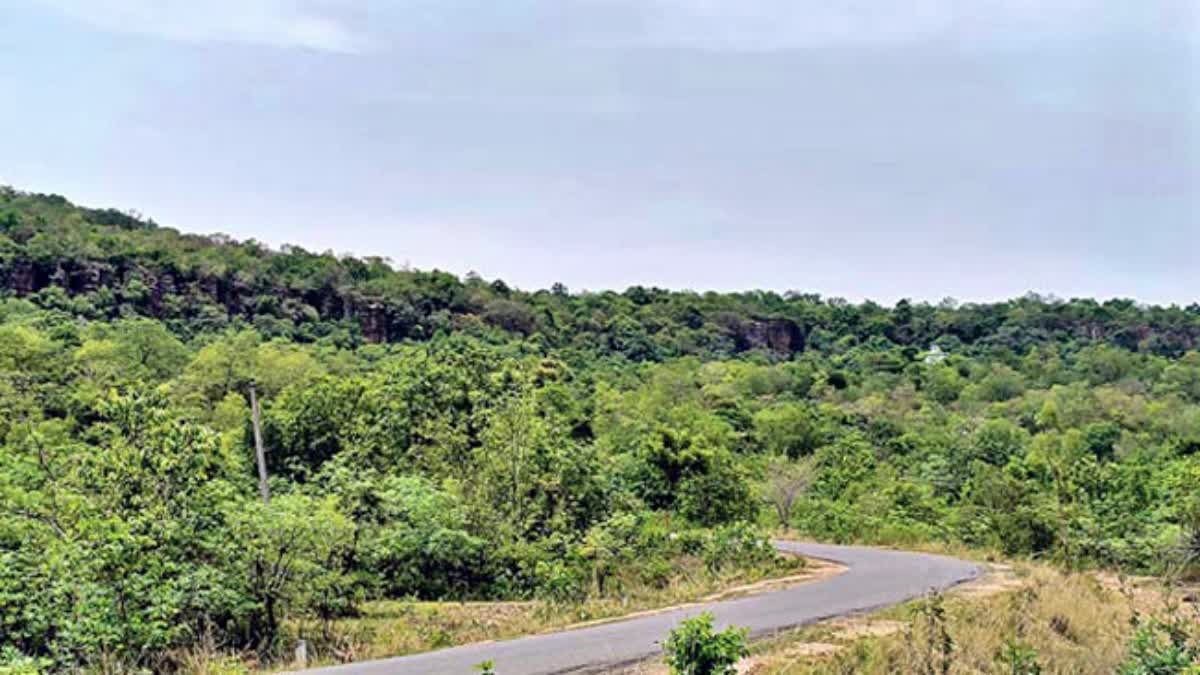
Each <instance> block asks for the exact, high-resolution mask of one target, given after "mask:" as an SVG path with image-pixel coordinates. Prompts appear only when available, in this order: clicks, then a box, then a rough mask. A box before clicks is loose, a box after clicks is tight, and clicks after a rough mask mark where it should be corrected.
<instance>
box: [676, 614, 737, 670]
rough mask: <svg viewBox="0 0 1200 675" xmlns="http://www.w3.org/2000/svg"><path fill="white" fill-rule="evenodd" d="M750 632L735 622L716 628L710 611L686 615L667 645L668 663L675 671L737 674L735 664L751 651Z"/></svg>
mask: <svg viewBox="0 0 1200 675" xmlns="http://www.w3.org/2000/svg"><path fill="white" fill-rule="evenodd" d="M746 632H747V631H746V629H745V628H736V627H733V626H730V627H729V628H726V629H725V630H723V631H721V632H720V633H717V632H714V630H713V615H712V614H710V613H708V612H705V613H703V614H701V615H699V616H694V617H692V618H690V619H684V620H683V622H682V623H680V624H679V627H678V628H676V629H675V630H672V631H671V635H670V636H669V637H668V638H667V642H666V644H665V645H664V648H665V649H666V652H667V657H666V661H667V665H668V666H669V667H670V668H671V673H672V675H733V674H734V673H736V672H737V670H736V668H734V665H735V664H736V663H737V662H738V661H740V660H741V659H742V658H744V657H745V656H746V655H747V654H749V653H750V651H749V649H747V647H746Z"/></svg>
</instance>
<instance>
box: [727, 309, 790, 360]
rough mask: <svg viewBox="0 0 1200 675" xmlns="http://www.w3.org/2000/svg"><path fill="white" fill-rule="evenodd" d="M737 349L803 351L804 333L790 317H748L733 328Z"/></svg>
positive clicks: (777, 351)
mask: <svg viewBox="0 0 1200 675" xmlns="http://www.w3.org/2000/svg"><path fill="white" fill-rule="evenodd" d="M733 337H734V342H735V343H736V344H737V348H738V351H746V350H750V349H769V350H771V351H773V352H776V353H779V354H794V353H796V352H800V351H804V333H803V332H802V331H801V330H800V326H798V325H796V322H795V321H792V320H791V319H783V318H772V319H749V320H745V321H741V322H740V323H739V324H738V325H737V326H736V328H735V330H734V336H733Z"/></svg>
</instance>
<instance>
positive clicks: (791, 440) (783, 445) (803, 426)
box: [754, 403, 824, 459]
mask: <svg viewBox="0 0 1200 675" xmlns="http://www.w3.org/2000/svg"><path fill="white" fill-rule="evenodd" d="M754 435H755V438H757V439H758V442H759V443H760V444H761V446H762V447H763V448H764V449H766V450H767V451H768V452H770V453H772V454H776V455H786V456H787V457H789V458H791V459H796V458H797V457H801V456H803V455H808V454H812V452H813V451H814V450H816V449H817V448H818V447H820V445H821V443H822V441H823V440H824V435H823V433H822V431H821V425H820V422H819V421H818V419H817V416H816V414H815V413H814V412H813V411H812V410H811V409H810V408H809V407H808V406H806V405H803V404H800V403H780V404H777V405H774V406H772V407H770V408H764V409H763V410H760V411H759V412H758V413H756V414H755V415H754Z"/></svg>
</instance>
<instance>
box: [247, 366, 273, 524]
mask: <svg viewBox="0 0 1200 675" xmlns="http://www.w3.org/2000/svg"><path fill="white" fill-rule="evenodd" d="M250 419H251V421H252V422H253V423H254V455H255V457H256V458H257V459H258V491H259V493H260V494H261V495H262V500H263V503H264V504H269V503H270V502H271V486H270V485H269V484H268V483H267V451H266V450H264V449H263V437H262V419H261V416H260V414H259V412H258V392H257V391H255V388H254V383H253V382H251V383H250Z"/></svg>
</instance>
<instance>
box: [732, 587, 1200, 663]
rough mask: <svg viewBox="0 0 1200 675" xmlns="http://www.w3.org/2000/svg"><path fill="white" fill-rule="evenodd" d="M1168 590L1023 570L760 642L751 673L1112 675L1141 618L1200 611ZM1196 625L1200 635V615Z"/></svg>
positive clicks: (1197, 617)
mask: <svg viewBox="0 0 1200 675" xmlns="http://www.w3.org/2000/svg"><path fill="white" fill-rule="evenodd" d="M1167 590H1169V589H1167ZM1167 590H1164V586H1163V584H1162V583H1161V582H1159V581H1158V580H1154V579H1148V578H1141V579H1134V580H1128V579H1126V580H1122V579H1120V578H1118V577H1116V576H1114V575H1111V574H1106V573H1063V572H1060V571H1058V570H1056V569H1054V568H1051V567H1048V566H1045V565H1037V564H1032V563H1028V564H1027V563H1021V564H1017V565H1015V566H1014V567H1012V568H1007V569H1005V568H1002V569H1001V570H1000V571H999V572H994V573H993V574H991V575H989V576H988V577H987V578H985V579H983V580H981V581H979V582H976V583H974V584H970V585H968V586H965V587H963V588H962V589H960V590H957V591H952V592H951V593H949V594H947V595H946V596H945V597H940V596H939V597H935V598H932V599H930V598H927V599H923V600H920V601H916V602H911V603H908V604H906V605H902V606H900V607H896V608H892V609H889V610H885V611H883V612H876V613H873V614H870V615H867V616H863V617H856V618H852V619H848V620H842V621H838V622H833V623H829V624H823V625H818V626H810V627H806V628H802V629H798V630H796V631H792V632H790V633H787V634H785V635H784V636H781V637H779V638H776V639H774V640H771V641H768V642H765V643H760V644H759V645H757V646H756V648H755V653H754V656H753V657H752V659H750V660H749V661H748V662H747V663H745V664H743V667H742V672H746V673H753V674H754V675H841V674H849V673H863V674H867V675H884V674H889V675H890V674H891V673H929V674H930V675H933V674H934V673H937V674H939V675H940V674H943V673H944V674H958V673H963V674H966V673H1013V674H1020V675H1033V674H1034V673H1038V674H1042V675H1059V674H1061V675H1067V674H1071V675H1081V674H1091V673H1096V674H1101V673H1103V674H1109V673H1114V672H1117V670H1118V668H1119V666H1120V664H1121V662H1122V660H1123V659H1124V658H1125V655H1126V653H1127V649H1128V642H1129V639H1130V635H1131V633H1132V632H1133V630H1132V627H1131V620H1132V619H1133V617H1134V614H1135V612H1137V613H1138V614H1139V615H1141V616H1143V617H1145V616H1152V615H1156V614H1157V615H1163V614H1167V613H1174V614H1175V615H1176V616H1178V615H1179V614H1178V613H1179V612H1189V613H1190V612H1192V611H1194V610H1193V609H1189V608H1188V606H1187V605H1186V604H1184V605H1180V604H1178V599H1179V597H1180V596H1181V595H1184V596H1186V595H1187V594H1186V593H1184V594H1180V593H1171V592H1167ZM1194 617H1195V619H1194V621H1195V623H1194V624H1193V625H1194V626H1195V628H1196V632H1197V633H1200V613H1197V614H1195V615H1194Z"/></svg>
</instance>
